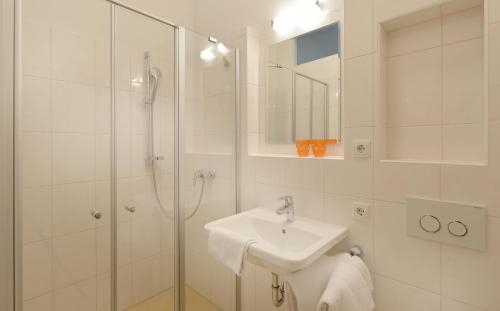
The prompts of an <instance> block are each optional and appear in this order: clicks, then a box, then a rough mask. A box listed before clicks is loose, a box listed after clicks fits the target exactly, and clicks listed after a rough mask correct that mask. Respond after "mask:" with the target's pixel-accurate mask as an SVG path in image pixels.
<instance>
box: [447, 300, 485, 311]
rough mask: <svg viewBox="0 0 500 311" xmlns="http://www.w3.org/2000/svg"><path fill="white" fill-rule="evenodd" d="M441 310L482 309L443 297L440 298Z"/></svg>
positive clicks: (478, 310) (475, 310)
mask: <svg viewBox="0 0 500 311" xmlns="http://www.w3.org/2000/svg"><path fill="white" fill-rule="evenodd" d="M441 306H442V307H441V310H442V311H483V310H484V309H479V308H476V307H473V306H469V305H466V304H463V303H461V302H458V301H455V300H452V299H448V298H443V299H442V300H441Z"/></svg>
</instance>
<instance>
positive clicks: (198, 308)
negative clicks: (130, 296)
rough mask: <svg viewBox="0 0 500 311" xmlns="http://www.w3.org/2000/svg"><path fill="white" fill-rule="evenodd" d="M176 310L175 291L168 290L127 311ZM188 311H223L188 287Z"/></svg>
mask: <svg viewBox="0 0 500 311" xmlns="http://www.w3.org/2000/svg"><path fill="white" fill-rule="evenodd" d="M171 310H174V289H173V288H171V289H168V290H166V291H163V292H161V293H159V294H158V295H156V296H153V297H151V298H149V299H148V300H145V301H143V302H141V303H140V304H137V305H135V306H133V307H131V308H129V309H127V311H171ZM186 311H221V310H220V309H219V308H217V307H216V306H215V305H214V304H212V303H211V302H210V301H208V300H207V299H206V298H205V297H203V296H202V295H200V294H199V293H198V292H196V291H195V290H194V289H192V288H191V287H189V286H186Z"/></svg>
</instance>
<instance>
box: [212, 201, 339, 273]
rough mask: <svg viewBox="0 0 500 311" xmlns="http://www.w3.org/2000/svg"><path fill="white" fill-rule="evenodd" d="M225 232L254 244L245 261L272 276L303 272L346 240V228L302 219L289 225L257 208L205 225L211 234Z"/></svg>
mask: <svg viewBox="0 0 500 311" xmlns="http://www.w3.org/2000/svg"><path fill="white" fill-rule="evenodd" d="M215 228H224V229H226V230H230V231H233V232H234V233H236V234H239V235H241V236H244V237H247V238H250V239H253V240H255V243H253V244H251V245H250V246H249V248H248V253H247V256H246V260H248V261H249V262H251V263H253V264H256V265H259V266H261V267H263V268H265V269H267V270H269V271H271V272H274V273H277V274H281V275H285V274H289V273H292V272H295V271H298V270H301V269H304V268H306V267H307V266H309V265H310V264H311V263H313V262H314V261H315V260H316V259H318V258H319V257H320V256H321V255H323V254H324V253H326V252H327V251H328V250H329V249H331V248H332V247H333V246H335V245H336V244H338V243H339V242H341V241H342V240H343V239H344V238H346V236H347V233H348V230H347V228H346V227H343V226H338V225H333V224H327V223H324V222H320V221H316V220H312V219H309V218H305V217H296V219H295V221H294V222H292V223H287V222H286V217H285V216H283V215H277V214H276V213H275V211H274V210H272V209H268V208H257V209H253V210H250V211H247V212H244V213H241V214H237V215H233V216H230V217H226V218H222V219H219V220H216V221H213V222H210V223H208V224H206V225H205V229H206V230H208V231H211V230H213V229H215Z"/></svg>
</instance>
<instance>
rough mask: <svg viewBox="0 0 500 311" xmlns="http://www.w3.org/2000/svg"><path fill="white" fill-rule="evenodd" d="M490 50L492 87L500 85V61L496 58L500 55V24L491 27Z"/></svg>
mask: <svg viewBox="0 0 500 311" xmlns="http://www.w3.org/2000/svg"><path fill="white" fill-rule="evenodd" d="M489 50H490V51H489V55H490V57H489V59H488V61H489V64H488V65H489V78H490V85H491V84H493V85H500V59H498V57H494V55H499V54H500V23H496V24H492V25H490V32H489Z"/></svg>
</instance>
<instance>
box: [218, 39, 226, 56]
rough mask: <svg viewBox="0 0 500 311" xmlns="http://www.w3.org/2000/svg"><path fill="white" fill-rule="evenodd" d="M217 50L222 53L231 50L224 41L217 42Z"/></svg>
mask: <svg viewBox="0 0 500 311" xmlns="http://www.w3.org/2000/svg"><path fill="white" fill-rule="evenodd" d="M217 50H218V51H219V52H221V53H222V54H227V52H229V49H228V48H227V47H226V46H225V45H224V43H222V42H220V43H217Z"/></svg>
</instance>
